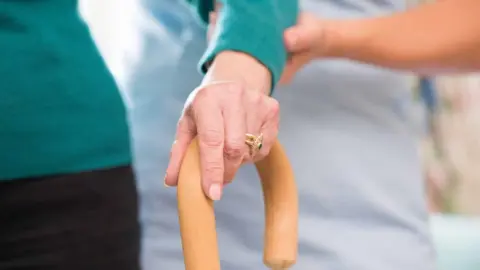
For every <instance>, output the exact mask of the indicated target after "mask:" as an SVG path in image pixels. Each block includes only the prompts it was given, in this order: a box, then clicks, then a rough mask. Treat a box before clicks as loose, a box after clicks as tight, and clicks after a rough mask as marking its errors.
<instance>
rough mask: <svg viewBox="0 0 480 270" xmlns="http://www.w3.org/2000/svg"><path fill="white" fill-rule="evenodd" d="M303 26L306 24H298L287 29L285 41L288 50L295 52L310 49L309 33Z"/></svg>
mask: <svg viewBox="0 0 480 270" xmlns="http://www.w3.org/2000/svg"><path fill="white" fill-rule="evenodd" d="M303 27H305V26H303V25H296V26H292V27H290V28H288V29H287V30H285V32H284V38H283V39H284V40H283V42H284V43H285V47H286V49H287V51H288V52H290V53H295V52H299V51H303V50H308V49H310V45H311V42H310V41H309V35H308V34H306V33H304V32H305V30H304V29H302V28H303Z"/></svg>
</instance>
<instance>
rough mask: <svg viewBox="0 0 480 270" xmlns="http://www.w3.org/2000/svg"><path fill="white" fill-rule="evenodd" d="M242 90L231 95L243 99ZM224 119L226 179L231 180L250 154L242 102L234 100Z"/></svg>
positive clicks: (224, 112)
mask: <svg viewBox="0 0 480 270" xmlns="http://www.w3.org/2000/svg"><path fill="white" fill-rule="evenodd" d="M242 93H243V92H242V91H237V92H236V93H232V95H230V97H232V96H233V97H235V96H236V97H238V99H239V100H241V99H242ZM223 119H224V120H223V121H224V125H225V146H224V153H223V154H224V166H225V167H224V169H225V171H224V181H225V182H227V183H228V182H231V181H232V180H233V178H234V177H235V173H236V172H237V170H238V168H239V167H240V165H241V164H242V162H243V159H244V157H245V156H246V154H248V146H247V145H246V144H245V133H246V130H247V127H246V114H245V109H244V107H243V103H241V102H232V103H231V104H228V107H226V108H224V109H223Z"/></svg>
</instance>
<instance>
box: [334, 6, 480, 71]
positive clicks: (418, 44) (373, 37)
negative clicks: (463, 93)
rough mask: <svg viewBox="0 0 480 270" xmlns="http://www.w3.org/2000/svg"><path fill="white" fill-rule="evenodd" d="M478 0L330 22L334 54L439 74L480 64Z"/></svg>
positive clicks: (474, 68)
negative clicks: (368, 17)
mask: <svg viewBox="0 0 480 270" xmlns="http://www.w3.org/2000/svg"><path fill="white" fill-rule="evenodd" d="M479 18H480V1H478V0H444V1H439V2H436V3H433V4H427V5H423V6H421V7H418V8H416V9H412V10H409V11H406V12H403V13H399V14H395V15H393V16H388V17H382V18H374V19H365V20H351V21H330V22H328V23H327V30H326V31H327V33H328V34H327V35H326V36H327V41H326V43H327V46H328V48H329V49H328V50H329V52H328V53H329V54H330V56H333V57H342V58H349V59H351V60H356V61H361V62H365V63H370V64H375V65H379V66H383V67H387V68H394V69H403V70H410V71H416V72H420V73H428V74H437V73H440V72H447V71H448V72H452V71H458V72H460V71H462V72H463V71H475V70H479V69H480V19H479Z"/></svg>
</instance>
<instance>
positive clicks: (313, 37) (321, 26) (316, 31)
mask: <svg viewBox="0 0 480 270" xmlns="http://www.w3.org/2000/svg"><path fill="white" fill-rule="evenodd" d="M326 34H327V31H326V22H324V21H322V20H320V19H317V18H316V17H315V16H313V15H311V14H309V13H302V14H301V15H300V17H299V19H298V23H297V25H295V26H292V27H290V28H289V29H287V30H286V31H285V33H284V42H285V46H286V48H287V51H288V52H289V58H288V61H287V65H286V67H285V70H284V72H283V75H282V79H281V81H280V82H281V83H289V82H290V81H291V80H292V79H293V77H294V75H295V74H296V73H297V72H298V70H299V69H301V68H302V67H303V66H304V65H306V64H308V63H309V62H310V61H312V60H314V59H315V58H319V57H324V56H325V55H326V51H327V44H326V41H327V38H326Z"/></svg>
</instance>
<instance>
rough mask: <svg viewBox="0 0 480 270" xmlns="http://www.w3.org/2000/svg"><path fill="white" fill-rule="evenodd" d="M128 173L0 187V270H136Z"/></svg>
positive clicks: (35, 180) (134, 200) (81, 175)
mask: <svg viewBox="0 0 480 270" xmlns="http://www.w3.org/2000/svg"><path fill="white" fill-rule="evenodd" d="M139 248H140V228H139V224H138V209H137V190H136V186H135V179H134V175H133V173H132V169H131V168H130V167H119V168H114V169H108V170H99V171H93V172H84V173H78V174H70V175H59V176H52V177H40V178H29V179H18V180H13V181H4V182H0V270H27V269H28V270H97V269H98V270H138V269H140V267H139Z"/></svg>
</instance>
